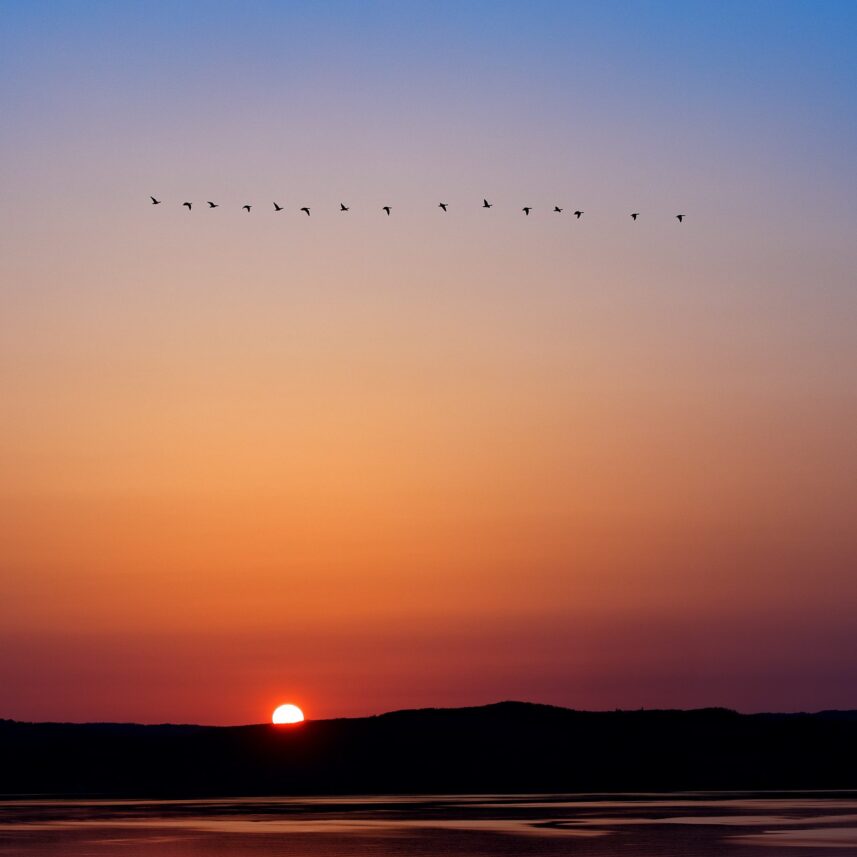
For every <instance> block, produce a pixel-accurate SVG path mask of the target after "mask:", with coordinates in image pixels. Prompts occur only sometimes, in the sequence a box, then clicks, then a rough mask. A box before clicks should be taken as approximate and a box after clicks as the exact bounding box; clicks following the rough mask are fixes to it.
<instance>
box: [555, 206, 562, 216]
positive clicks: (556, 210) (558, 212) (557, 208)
mask: <svg viewBox="0 0 857 857" xmlns="http://www.w3.org/2000/svg"><path fill="white" fill-rule="evenodd" d="M553 210H554V211H555V212H556V213H557V214H561V213H562V209H561V208H560V207H559V206H558V205H555V206H554V207H553Z"/></svg>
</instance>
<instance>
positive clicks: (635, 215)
mask: <svg viewBox="0 0 857 857" xmlns="http://www.w3.org/2000/svg"><path fill="white" fill-rule="evenodd" d="M149 199H151V200H152V205H160V204H161V203H162V202H163V200H162V199H155V197H153V196H150V197H149ZM205 204H206V205H207V206H208V207H209V208H220V205H219V203H216V202H211V201H210V200H208V201H206V203H205ZM182 207H184V208H186V209H187V210H188V211H191V210H192V209H193V203H192V202H183V203H182ZM437 207H438V208H440V209H442V210H443V211H444V212H445V211H446V210H447V209H448V208H449V203H448V202H439V203H438V204H437ZM493 207H494V203H493V202H488V200H487V199H483V200H482V208H493ZM241 208H242V210H243V211H246V212H247V213H248V214H249V213H250V210H251V209H252V208H253V206H252V205H242V206H241ZM284 208H285V206H282V205H280V204H279V203H277V202H275V203H274V211H275V212H276V211H283V210H284ZM339 210H340V212H344V211H351V209H350V208H349V207H348V206H347V205H346V204H345V203H344V202H340V203H339ZM392 210H393V207H392V206H391V205H382V206H381V211H383V212H384V213H385V214H386V215H387V217H389V216H390V212H391V211H392ZM532 210H533V206H531V205H525V206H524V207H523V208H522V209H521V211H523V212H524V214H526V215H527V216H528V217H529V215H530V212H531V211H532ZM300 211H302V212H303V213H304V214H306V216H307V217H309V216H310V207H309V206H308V205H304V206H303V207H302V208H301V209H300ZM553 211H554V213H555V214H562V212H563V209H562V208H560V207H559V206H558V205H555V206H554V207H553ZM572 214H573V215H574V216H575V217H576V218H577V219H578V220H580V218H581V217H583V214H584V213H583V212H582V211H580V210H575V211H573V212H572ZM639 216H640V212H639V211H632V212H631V219H632V220H636V219H637V218H638V217H639ZM684 218H685V215H684V214H677V215H676V216H675V219H676V220H677V221H678V222H679V223H681V222H682V221H683V220H684Z"/></svg>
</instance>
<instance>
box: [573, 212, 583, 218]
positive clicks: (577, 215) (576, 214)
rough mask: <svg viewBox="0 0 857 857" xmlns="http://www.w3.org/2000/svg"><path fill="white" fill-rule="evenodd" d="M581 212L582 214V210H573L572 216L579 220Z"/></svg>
mask: <svg viewBox="0 0 857 857" xmlns="http://www.w3.org/2000/svg"><path fill="white" fill-rule="evenodd" d="M581 214H583V212H582V211H575V212H574V216H575V217H576V218H577V219H578V220H580V215H581Z"/></svg>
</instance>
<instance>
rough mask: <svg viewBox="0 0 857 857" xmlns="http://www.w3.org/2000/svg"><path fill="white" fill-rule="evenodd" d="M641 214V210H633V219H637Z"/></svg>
mask: <svg viewBox="0 0 857 857" xmlns="http://www.w3.org/2000/svg"><path fill="white" fill-rule="evenodd" d="M639 216H640V212H639V211H633V212H631V220H636V219H637V218H638V217H639Z"/></svg>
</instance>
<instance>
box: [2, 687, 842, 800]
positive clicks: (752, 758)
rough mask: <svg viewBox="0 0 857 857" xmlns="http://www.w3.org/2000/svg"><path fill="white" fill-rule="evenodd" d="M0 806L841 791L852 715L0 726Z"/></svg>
mask: <svg viewBox="0 0 857 857" xmlns="http://www.w3.org/2000/svg"><path fill="white" fill-rule="evenodd" d="M0 759H2V764H0V793H2V794H6V795H10V794H19V795H20V794H64V795H71V794H75V795H81V794H89V795H116V796H159V797H181V796H187V797H189V796H199V797H203V796H216V795H261V794H270V795H273V794H371V793H385V794H403V793H434V794H452V793H468V792H564V791H597V792H611V791H660V790H685V789H737V790H744V789H774V790H784V789H840V788H855V787H857V712H855V711H825V712H818V713H815V714H802V713H801V714H775V713H772V714H739V713H737V712H734V711H730V710H728V709H722V708H708V709H696V710H691V711H680V710H639V711H604V712H592V711H576V710H572V709H566V708H558V707H554V706H548V705H536V704H531V703H522V702H502V703H497V704H493V705H486V706H480V707H473V708H447V709H444V708H432V709H419V710H408V711H394V712H390V713H387V714H381V715H377V716H374V717H362V718H349V719H336V720H316V721H307V722H306V723H303V724H301V725H299V726H297V727H275V726H271V725H268V724H264V725H256V726H236V727H209V726H190V725H188V726H177V725H157V726H142V725H138V724H117V723H92V724H69V723H23V722H17V721H11V720H2V721H0Z"/></svg>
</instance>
